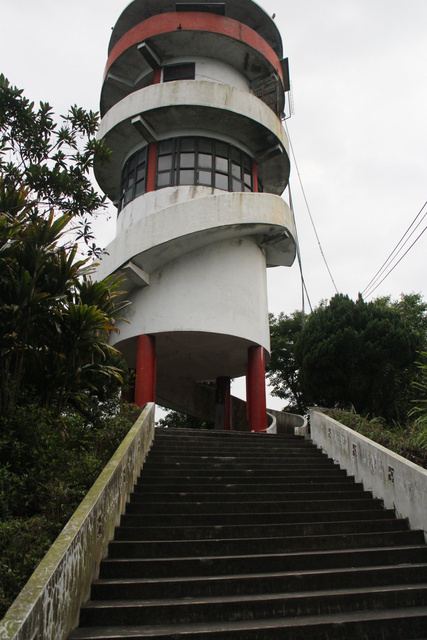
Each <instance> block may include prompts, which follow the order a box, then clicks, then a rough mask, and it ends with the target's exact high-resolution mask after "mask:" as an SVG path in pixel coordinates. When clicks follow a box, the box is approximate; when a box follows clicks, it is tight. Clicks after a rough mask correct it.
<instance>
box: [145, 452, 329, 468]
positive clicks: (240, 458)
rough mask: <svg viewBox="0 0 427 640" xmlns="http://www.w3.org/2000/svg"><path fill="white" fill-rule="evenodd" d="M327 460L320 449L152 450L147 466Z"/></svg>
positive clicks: (259, 463) (247, 464)
mask: <svg viewBox="0 0 427 640" xmlns="http://www.w3.org/2000/svg"><path fill="white" fill-rule="evenodd" d="M300 459H304V460H325V461H327V460H328V458H326V457H325V454H324V453H322V452H321V451H319V450H318V449H313V448H309V449H286V451H284V452H283V453H281V452H277V451H275V450H273V451H271V453H268V454H267V453H262V454H260V453H258V452H256V451H253V452H252V453H226V452H223V453H218V454H217V455H213V454H209V455H200V454H199V453H194V455H189V454H187V453H186V454H185V455H181V454H179V453H178V454H173V453H169V452H165V453H161V452H159V453H157V452H155V451H152V452H150V453H149V454H148V456H147V462H146V463H145V464H146V465H147V466H150V465H152V464H159V465H163V464H164V463H166V464H179V465H180V466H183V467H185V466H186V465H192V464H209V465H215V464H223V463H225V464H232V463H236V462H237V463H239V464H245V465H246V466H250V465H251V464H252V463H255V464H257V465H263V466H264V467H266V468H268V467H269V466H270V465H271V464H284V463H286V461H287V460H288V461H289V462H291V461H292V460H295V461H297V460H300Z"/></svg>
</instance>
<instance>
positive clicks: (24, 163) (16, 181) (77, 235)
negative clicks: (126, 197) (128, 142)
mask: <svg viewBox="0 0 427 640" xmlns="http://www.w3.org/2000/svg"><path fill="white" fill-rule="evenodd" d="M97 123H98V117H97V114H94V113H92V112H89V113H87V112H85V111H83V110H82V109H78V108H77V107H73V108H72V109H71V110H70V113H69V115H68V116H66V117H64V118H63V124H62V126H61V127H60V128H59V127H58V126H57V124H56V123H55V122H54V120H53V117H52V113H51V109H50V107H49V105H47V104H44V103H42V104H40V108H39V109H38V110H36V109H35V108H34V105H33V104H32V103H30V102H29V101H28V100H27V99H26V98H24V97H23V95H22V91H19V90H17V89H16V88H13V87H11V86H10V85H9V83H8V81H7V80H5V79H4V77H3V76H0V383H1V390H0V413H1V414H3V415H8V414H10V413H11V412H12V411H13V410H14V407H15V406H16V404H17V402H19V401H22V398H23V391H24V390H25V391H26V392H28V391H30V392H32V394H33V396H35V397H37V399H38V401H39V402H40V403H41V404H42V405H43V406H45V407H51V408H53V409H54V411H55V413H56V415H59V414H60V413H61V412H62V411H63V410H64V408H65V407H66V406H67V405H69V404H73V405H74V406H78V407H79V408H80V409H83V408H84V406H86V407H87V405H88V399H89V397H90V395H91V394H94V393H95V394H97V393H99V392H102V388H103V386H104V385H103V383H101V382H100V379H102V378H105V379H106V380H111V379H114V378H115V379H116V380H118V381H120V380H121V368H122V367H120V366H117V352H116V351H115V350H114V349H112V347H110V346H109V345H108V342H107V339H108V335H109V333H110V332H111V331H114V330H115V329H114V322H115V319H116V318H117V317H118V315H119V314H120V311H121V310H122V309H123V307H124V306H125V303H123V302H122V303H120V304H116V299H117V296H118V295H119V293H120V292H119V285H120V282H119V281H118V280H116V279H114V278H107V279H106V280H104V281H103V282H93V281H92V279H91V277H90V273H91V270H92V269H93V267H90V266H89V265H88V258H86V259H79V257H78V246H77V241H78V240H79V239H83V240H84V241H85V242H86V243H88V244H89V243H90V241H91V231H90V223H89V222H88V219H87V216H88V215H89V216H91V215H94V214H95V213H96V212H97V211H98V210H99V209H100V208H102V206H103V203H104V199H103V198H101V197H100V196H98V194H96V192H95V191H94V190H93V188H92V186H91V183H90V179H89V170H90V168H91V167H92V163H93V159H94V157H95V156H100V157H103V158H106V157H107V156H108V154H107V153H106V151H105V149H104V147H103V145H102V144H100V143H98V142H97V141H96V140H95V138H94V135H95V133H96V130H97ZM80 147H82V148H80ZM98 252H99V250H98V249H97V248H96V247H95V245H94V244H92V246H91V247H90V248H89V253H91V254H94V253H98Z"/></svg>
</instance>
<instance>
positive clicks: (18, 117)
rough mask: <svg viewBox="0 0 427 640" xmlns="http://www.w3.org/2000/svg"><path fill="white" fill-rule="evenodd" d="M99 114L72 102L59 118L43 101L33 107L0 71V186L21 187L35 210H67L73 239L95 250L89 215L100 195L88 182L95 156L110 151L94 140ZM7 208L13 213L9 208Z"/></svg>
mask: <svg viewBox="0 0 427 640" xmlns="http://www.w3.org/2000/svg"><path fill="white" fill-rule="evenodd" d="M98 123H99V117H98V113H96V112H93V111H85V110H84V109H82V108H81V107H77V106H73V107H71V108H70V110H69V112H68V114H67V115H65V116H61V122H60V123H57V122H56V121H55V119H54V115H53V111H52V108H51V107H50V105H49V104H48V103H47V102H41V103H40V105H39V107H38V108H36V107H35V105H34V103H33V102H30V100H28V99H27V98H26V97H25V96H24V95H23V91H22V90H20V89H17V88H16V87H13V86H12V85H11V84H10V83H9V81H8V80H7V79H6V78H5V77H4V76H3V75H1V74H0V174H1V175H2V177H3V182H4V189H5V190H6V192H8V191H9V189H10V190H11V193H13V192H15V193H16V194H19V193H21V192H22V190H23V189H24V190H25V197H26V200H27V202H28V203H29V206H30V207H31V206H36V208H37V211H36V212H35V215H37V216H38V217H40V216H42V215H46V216H49V215H50V212H51V211H54V212H55V216H59V215H66V216H69V220H72V221H73V227H74V231H75V235H76V238H77V239H78V240H79V239H82V240H84V241H85V242H86V244H87V245H88V246H89V251H90V253H91V254H95V255H99V253H100V251H101V250H100V248H99V247H96V245H95V244H94V242H93V234H92V232H91V226H90V220H91V218H92V217H93V216H96V215H97V214H98V213H99V212H100V211H102V209H103V208H104V207H105V202H106V198H105V196H101V195H99V194H98V193H97V192H96V191H95V189H94V188H93V186H92V183H91V180H90V171H91V169H92V167H93V162H94V159H95V158H97V159H99V160H101V161H102V160H105V161H107V160H108V159H109V157H110V152H109V150H108V148H107V147H106V146H105V144H104V142H103V141H100V140H97V139H96V137H95V136H96V132H97V129H98ZM8 213H9V214H10V215H12V216H13V208H9V211H8Z"/></svg>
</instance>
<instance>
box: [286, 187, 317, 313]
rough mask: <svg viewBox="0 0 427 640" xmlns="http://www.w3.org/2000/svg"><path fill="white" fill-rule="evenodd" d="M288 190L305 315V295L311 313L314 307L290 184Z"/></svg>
mask: <svg viewBox="0 0 427 640" xmlns="http://www.w3.org/2000/svg"><path fill="white" fill-rule="evenodd" d="M288 189H289V206H290V209H291V213H292V216H293V219H294V224H295V244H296V250H297V260H298V266H299V272H300V276H301V298H302V299H301V306H302V312H303V314H305V298H304V294H305V296H306V297H307V302H308V305H309V307H310V311H311V312H312V313H313V307H312V306H311V301H310V296H309V295H308V290H307V286H306V284H305V280H304V275H303V272H302V259H301V251H300V245H299V238H298V230H297V223H296V220H295V212H294V203H293V200H292V192H291V185H290V184H288Z"/></svg>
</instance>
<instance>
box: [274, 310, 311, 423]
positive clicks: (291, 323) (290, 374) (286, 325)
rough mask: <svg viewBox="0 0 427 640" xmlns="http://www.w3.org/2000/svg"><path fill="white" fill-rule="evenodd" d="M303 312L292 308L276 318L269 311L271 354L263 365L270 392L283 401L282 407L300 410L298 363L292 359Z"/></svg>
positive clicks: (304, 407) (302, 319)
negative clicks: (287, 314) (287, 312)
mask: <svg viewBox="0 0 427 640" xmlns="http://www.w3.org/2000/svg"><path fill="white" fill-rule="evenodd" d="M304 319H305V316H304V314H303V312H302V311H294V313H291V315H289V316H286V315H285V314H284V313H280V314H279V316H278V317H277V318H275V317H274V315H273V314H270V341H271V358H270V362H269V364H268V365H267V368H266V371H267V378H268V379H269V383H270V385H271V387H272V389H273V391H272V395H274V396H277V397H278V398H282V399H283V400H285V401H286V403H287V405H286V409H287V410H288V411H294V412H296V413H304V412H305V411H306V409H307V406H306V405H305V403H304V398H303V395H302V391H301V387H300V383H299V377H298V373H299V366H298V364H297V362H296V360H295V340H296V339H297V337H298V335H299V334H300V333H301V331H302V328H303V324H304Z"/></svg>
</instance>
